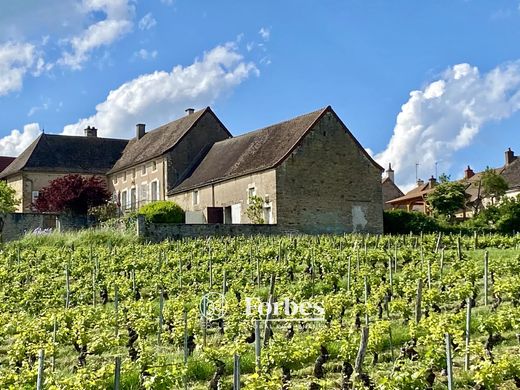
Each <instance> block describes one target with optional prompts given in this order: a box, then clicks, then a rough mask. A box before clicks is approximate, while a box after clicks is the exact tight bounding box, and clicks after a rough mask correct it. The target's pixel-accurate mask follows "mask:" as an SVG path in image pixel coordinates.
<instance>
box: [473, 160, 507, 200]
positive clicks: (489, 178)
mask: <svg viewBox="0 0 520 390" xmlns="http://www.w3.org/2000/svg"><path fill="white" fill-rule="evenodd" d="M481 183H482V195H483V196H484V197H489V198H491V202H492V203H493V204H494V203H495V201H496V200H498V199H500V198H501V197H502V196H503V195H504V194H505V193H506V191H507V190H508V189H509V186H508V185H507V182H506V181H505V179H504V178H503V177H502V176H500V175H499V174H498V173H497V172H496V171H495V170H494V169H491V168H489V167H487V168H486V170H485V171H484V173H483V174H482V181H481ZM477 185H478V183H477Z"/></svg>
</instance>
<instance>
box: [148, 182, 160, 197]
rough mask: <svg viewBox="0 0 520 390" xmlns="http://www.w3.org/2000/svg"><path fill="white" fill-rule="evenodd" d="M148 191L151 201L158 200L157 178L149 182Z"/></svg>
mask: <svg viewBox="0 0 520 390" xmlns="http://www.w3.org/2000/svg"><path fill="white" fill-rule="evenodd" d="M150 192H151V195H152V198H151V199H152V202H154V201H156V200H159V182H158V181H157V180H156V181H152V182H151V183H150Z"/></svg>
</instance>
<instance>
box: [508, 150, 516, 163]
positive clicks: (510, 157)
mask: <svg viewBox="0 0 520 390" xmlns="http://www.w3.org/2000/svg"><path fill="white" fill-rule="evenodd" d="M516 157H517V156H515V152H513V151H512V150H511V148H509V149H507V150H506V165H509V164H511V163H513V161H515V160H516Z"/></svg>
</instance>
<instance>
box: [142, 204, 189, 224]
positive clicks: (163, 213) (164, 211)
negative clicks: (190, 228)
mask: <svg viewBox="0 0 520 390" xmlns="http://www.w3.org/2000/svg"><path fill="white" fill-rule="evenodd" d="M138 214H140V215H144V217H145V218H146V220H147V221H149V222H154V223H184V210H183V209H182V208H181V207H180V206H179V205H178V204H177V203H175V202H170V201H167V200H160V201H157V202H153V203H149V204H147V205H144V206H143V207H141V208H140V209H139V211H138Z"/></svg>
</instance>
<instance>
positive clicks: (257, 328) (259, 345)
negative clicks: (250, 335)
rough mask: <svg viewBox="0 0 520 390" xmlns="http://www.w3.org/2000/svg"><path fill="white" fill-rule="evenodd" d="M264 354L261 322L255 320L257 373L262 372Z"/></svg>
mask: <svg viewBox="0 0 520 390" xmlns="http://www.w3.org/2000/svg"><path fill="white" fill-rule="evenodd" d="M261 354H262V340H261V336H260V320H255V362H256V369H257V371H259V370H260V357H261Z"/></svg>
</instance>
